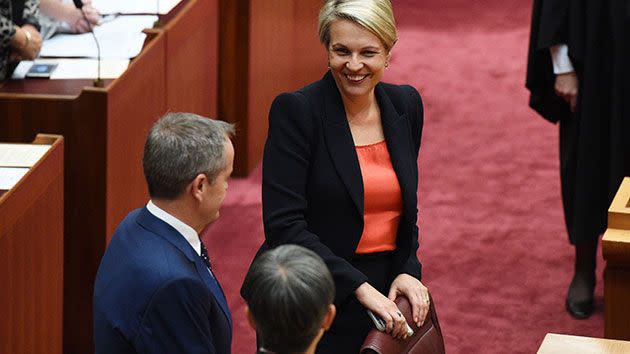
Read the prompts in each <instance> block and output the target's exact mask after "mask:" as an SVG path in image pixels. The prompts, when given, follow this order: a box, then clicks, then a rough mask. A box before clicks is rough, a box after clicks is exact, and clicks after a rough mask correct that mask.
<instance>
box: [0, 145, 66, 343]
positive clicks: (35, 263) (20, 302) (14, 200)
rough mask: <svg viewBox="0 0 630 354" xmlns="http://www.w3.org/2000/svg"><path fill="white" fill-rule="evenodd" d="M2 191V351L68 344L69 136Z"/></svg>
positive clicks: (0, 301) (0, 206) (0, 216)
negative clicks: (66, 181) (65, 209)
mask: <svg viewBox="0 0 630 354" xmlns="http://www.w3.org/2000/svg"><path fill="white" fill-rule="evenodd" d="M33 143H34V144H45V145H51V148H50V149H49V150H48V152H46V154H45V155H44V156H43V157H42V158H41V159H40V160H39V161H38V162H37V163H36V164H35V165H34V166H33V167H31V168H30V169H29V171H28V172H27V174H26V175H25V176H24V177H23V178H22V179H21V180H20V181H19V182H18V184H17V185H15V186H14V187H13V188H12V189H11V190H9V191H8V192H5V193H3V194H2V195H1V196H0V284H2V290H0V314H2V315H1V316H2V320H1V321H0V353H28V354H31V353H33V354H35V353H41V354H44V353H50V354H60V353H61V350H62V320H63V318H62V310H63V145H64V142H63V138H62V137H61V136H52V135H43V134H39V135H38V136H37V138H36V139H35V141H34V142H33Z"/></svg>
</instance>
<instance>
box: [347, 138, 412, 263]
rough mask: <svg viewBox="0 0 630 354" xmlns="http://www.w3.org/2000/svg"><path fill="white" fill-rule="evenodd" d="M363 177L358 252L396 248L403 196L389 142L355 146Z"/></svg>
mask: <svg viewBox="0 0 630 354" xmlns="http://www.w3.org/2000/svg"><path fill="white" fill-rule="evenodd" d="M355 148H356V151H357V156H358V157H359V166H360V167H361V175H362V176H363V196H364V197H363V198H364V201H363V205H364V209H363V223H364V227H363V234H362V235H361V240H360V241H359V245H358V246H357V249H356V253H362V254H365V253H374V252H383V251H393V250H395V249H396V234H397V232H398V224H399V223H400V217H401V214H402V196H401V192H400V184H399V183H398V177H397V176H396V172H395V171H394V167H393V166H392V161H391V159H390V156H389V151H388V150H387V143H386V142H385V141H381V142H378V143H374V144H370V145H362V146H356V147H355Z"/></svg>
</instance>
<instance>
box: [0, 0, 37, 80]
mask: <svg viewBox="0 0 630 354" xmlns="http://www.w3.org/2000/svg"><path fill="white" fill-rule="evenodd" d="M41 48H42V37H41V35H40V33H39V1H38V0H0V81H4V80H5V79H7V78H8V77H10V76H11V73H12V72H13V69H15V65H17V63H18V62H19V61H20V60H33V59H35V58H37V55H38V54H39V51H40V50H41Z"/></svg>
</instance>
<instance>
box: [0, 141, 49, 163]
mask: <svg viewBox="0 0 630 354" xmlns="http://www.w3.org/2000/svg"><path fill="white" fill-rule="evenodd" d="M48 149H50V145H38V144H0V167H33V165H35V163H36V162H37V161H39V159H41V158H42V156H44V154H45V153H46V151H48Z"/></svg>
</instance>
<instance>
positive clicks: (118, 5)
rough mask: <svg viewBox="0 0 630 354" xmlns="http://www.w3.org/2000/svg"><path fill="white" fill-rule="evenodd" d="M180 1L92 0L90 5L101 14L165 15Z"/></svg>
mask: <svg viewBox="0 0 630 354" xmlns="http://www.w3.org/2000/svg"><path fill="white" fill-rule="evenodd" d="M180 2H181V0H92V7H94V8H95V9H97V10H98V11H99V12H100V13H101V14H155V13H158V14H160V15H165V14H167V13H169V12H170V11H171V10H172V9H173V8H174V7H175V6H177V4H179V3H180ZM158 7H159V11H158Z"/></svg>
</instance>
